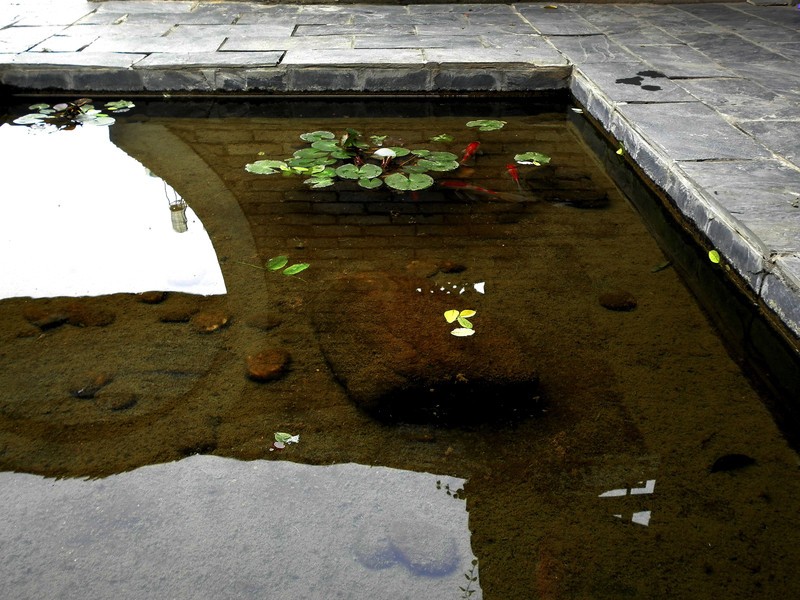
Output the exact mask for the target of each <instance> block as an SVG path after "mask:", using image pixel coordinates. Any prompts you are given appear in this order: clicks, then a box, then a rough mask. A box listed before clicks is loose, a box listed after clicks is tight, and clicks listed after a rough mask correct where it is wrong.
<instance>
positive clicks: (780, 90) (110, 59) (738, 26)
mask: <svg viewBox="0 0 800 600" xmlns="http://www.w3.org/2000/svg"><path fill="white" fill-rule="evenodd" d="M552 6H554V5H552V4H549V3H543V2H540V3H518V4H426V5H408V6H400V5H392V6H379V5H369V4H351V5H331V4H328V5H311V4H291V5H289V4H287V5H280V4H264V3H255V2H226V1H213V2H212V1H208V2H206V1H203V0H190V1H181V0H171V1H169V2H163V1H158V0H108V1H105V2H89V1H86V0H25V1H24V2H21V1H20V0H0V83H2V84H5V85H8V86H14V87H18V88H22V89H26V90H37V89H56V90H63V91H65V92H88V91H113V92H120V93H122V92H125V93H135V92H145V91H146V92H170V91H177V90H180V91H194V92H219V91H223V92H238V91H245V92H326V91H350V92H381V93H392V92H435V91H448V92H451V91H452V92H455V91H460V92H466V91H493V92H502V91H539V90H557V89H566V88H569V90H570V91H571V93H572V94H573V96H574V98H575V99H576V101H577V102H578V103H579V104H580V105H582V106H583V107H584V108H585V110H586V112H587V113H588V114H590V115H591V116H592V117H593V118H595V119H596V120H597V121H598V122H599V123H600V124H601V125H602V126H603V127H604V128H605V129H606V130H607V131H608V132H610V133H611V134H612V135H613V136H614V137H616V139H617V140H619V141H620V143H622V144H623V145H624V146H625V148H626V150H627V151H628V153H629V155H630V156H631V157H632V158H633V159H634V160H635V161H636V162H637V163H638V164H639V165H640V166H641V167H642V169H643V170H644V172H645V173H647V175H648V176H649V177H650V178H651V179H652V180H653V181H654V182H655V183H656V184H657V185H658V186H660V187H661V188H663V189H664V190H665V191H667V192H668V193H669V194H670V197H671V198H672V200H673V202H674V203H675V206H676V207H677V208H678V209H679V210H681V211H682V212H683V214H684V215H685V216H686V217H687V219H688V220H689V221H690V222H692V223H694V224H695V226H696V228H697V229H698V231H700V232H702V233H703V235H705V237H706V239H707V241H708V244H709V245H710V246H714V247H716V248H718V249H719V250H720V251H721V252H722V253H723V255H724V257H725V260H726V261H727V262H728V263H729V264H730V265H731V267H732V268H733V269H734V270H735V271H737V272H738V273H739V274H740V275H741V276H742V278H743V279H744V280H745V281H747V282H748V283H749V285H750V286H751V288H752V290H753V292H754V293H755V294H758V295H760V296H761V297H762V299H764V301H765V302H767V303H768V304H769V306H771V307H772V309H773V310H774V311H775V313H776V314H777V315H778V316H780V318H781V319H783V322H784V324H785V325H786V326H787V328H788V329H789V330H791V331H792V332H794V334H795V335H798V336H800V316H798V313H799V312H800V223H798V217H797V215H798V214H800V200H798V198H800V183H799V182H798V174H799V173H800V162H799V161H800V158H798V157H799V156H800V152H798V147H799V144H800V143H799V142H798V138H800V117H799V116H798V111H797V106H798V104H799V103H800V71H798V69H797V59H798V56H799V55H800V11H798V10H797V9H796V7H790V6H755V5H752V4H747V3H730V4H675V5H665V4H658V5H650V4H618V5H608V4H558V5H556V6H557V8H552Z"/></svg>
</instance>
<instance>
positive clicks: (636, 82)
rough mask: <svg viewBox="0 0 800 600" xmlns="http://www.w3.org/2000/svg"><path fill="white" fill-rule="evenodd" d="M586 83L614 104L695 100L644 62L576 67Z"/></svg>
mask: <svg viewBox="0 0 800 600" xmlns="http://www.w3.org/2000/svg"><path fill="white" fill-rule="evenodd" d="M575 70H576V73H577V72H580V73H581V74H582V75H583V77H584V80H585V81H586V82H587V83H589V82H591V83H590V85H592V86H593V87H596V88H597V89H599V90H602V92H603V94H604V95H605V96H607V97H608V98H609V100H610V101H612V102H615V103H619V102H642V103H657V102H658V103H667V102H689V101H694V100H695V98H694V97H693V96H691V95H690V94H689V93H687V92H686V90H684V89H682V88H680V87H678V86H677V85H676V84H675V83H674V82H673V81H672V80H670V79H668V78H667V77H666V76H664V75H663V74H662V73H660V72H659V71H656V70H655V69H653V68H652V67H651V66H650V65H648V64H646V63H643V62H639V61H636V62H619V63H618V62H612V63H587V64H582V65H580V67H576V69H575Z"/></svg>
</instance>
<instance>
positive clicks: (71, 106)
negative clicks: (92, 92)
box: [13, 98, 135, 129]
mask: <svg viewBox="0 0 800 600" xmlns="http://www.w3.org/2000/svg"><path fill="white" fill-rule="evenodd" d="M134 106H135V104H134V103H133V102H131V101H130V100H116V101H114V102H106V103H105V105H104V108H105V110H106V111H108V112H112V113H121V112H127V111H129V110H130V109H131V108H133V107H134ZM28 109H29V110H33V111H36V112H32V113H28V114H26V115H23V116H21V117H17V118H16V119H14V121H13V122H14V123H15V124H16V125H28V126H40V127H43V126H48V125H49V126H55V127H57V128H58V129H75V127H77V126H78V125H105V126H107V125H111V124H112V123H114V122H115V119H114V117H112V116H109V115H108V114H106V113H105V112H103V111H102V110H101V109H98V108H95V106H94V105H93V104H92V100H91V98H79V99H77V100H74V101H72V102H61V103H58V104H53V105H52V106H51V105H50V104H44V103H40V104H33V105H31V106H29V107H28Z"/></svg>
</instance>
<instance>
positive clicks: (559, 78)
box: [503, 67, 571, 92]
mask: <svg viewBox="0 0 800 600" xmlns="http://www.w3.org/2000/svg"><path fill="white" fill-rule="evenodd" d="M570 72H571V69H570V68H569V67H536V68H534V69H508V70H506V71H505V81H504V83H503V90H504V91H508V92H529V91H551V90H563V89H566V88H567V87H569V79H570Z"/></svg>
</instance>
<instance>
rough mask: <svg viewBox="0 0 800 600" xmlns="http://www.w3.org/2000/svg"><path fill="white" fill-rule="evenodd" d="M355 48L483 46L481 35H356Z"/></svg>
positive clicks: (471, 47)
mask: <svg viewBox="0 0 800 600" xmlns="http://www.w3.org/2000/svg"><path fill="white" fill-rule="evenodd" d="M353 44H354V45H353V47H354V48H453V47H455V48H470V49H475V48H483V43H482V42H481V38H480V37H479V36H466V35H463V36H462V35H459V36H456V37H452V38H443V37H441V36H428V35H425V36H418V35H388V36H387V35H356V36H354V43H353Z"/></svg>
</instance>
